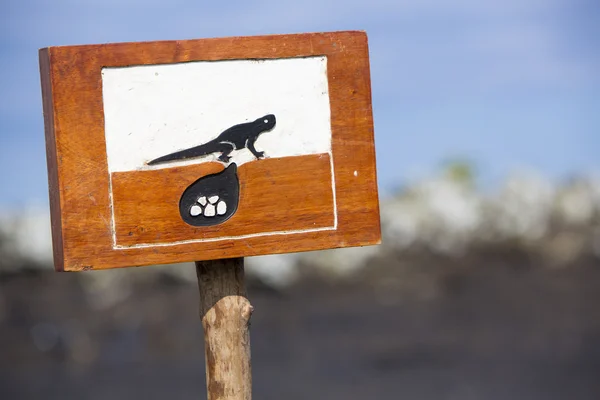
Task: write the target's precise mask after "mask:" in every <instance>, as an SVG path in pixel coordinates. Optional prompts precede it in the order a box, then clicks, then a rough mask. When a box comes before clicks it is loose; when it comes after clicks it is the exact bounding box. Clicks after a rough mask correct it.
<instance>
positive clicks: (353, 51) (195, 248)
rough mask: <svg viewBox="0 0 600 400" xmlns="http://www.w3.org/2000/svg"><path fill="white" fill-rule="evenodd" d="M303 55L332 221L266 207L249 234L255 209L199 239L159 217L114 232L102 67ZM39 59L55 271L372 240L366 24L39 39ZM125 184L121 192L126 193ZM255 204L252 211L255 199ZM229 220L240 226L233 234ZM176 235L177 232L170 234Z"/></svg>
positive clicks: (374, 198) (376, 233)
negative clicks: (313, 77) (48, 43)
mask: <svg viewBox="0 0 600 400" xmlns="http://www.w3.org/2000/svg"><path fill="white" fill-rule="evenodd" d="M313 56H324V57H326V59H327V81H328V88H329V101H330V111H331V160H330V162H331V180H332V182H333V191H332V194H331V195H332V199H333V204H334V215H333V216H332V217H331V216H327V217H322V218H330V219H332V221H333V222H332V223H331V224H329V225H328V224H325V225H323V226H319V224H318V223H317V222H319V221H317V220H315V222H314V224H315V226H317V228H315V229H300V230H294V229H293V227H292V228H291V229H287V228H285V227H286V226H287V225H285V223H283V222H282V221H283V220H284V219H285V218H283V217H282V216H281V215H275V216H273V215H264V219H263V220H264V224H272V223H281V224H283V225H282V226H284V229H283V230H280V231H277V232H266V233H264V234H263V233H257V234H252V233H248V232H251V229H257V230H258V232H260V229H259V227H257V226H256V225H257V222H256V220H253V221H254V222H252V224H253V225H252V227H251V229H250V228H249V226H247V225H246V226H245V225H244V224H245V223H244V221H243V220H242V219H240V220H239V221H238V222H236V224H233V225H234V226H235V227H234V228H231V229H233V230H231V229H230V231H231V232H233V234H230V235H227V234H224V233H223V232H224V231H221V230H220V228H219V226H218V225H217V226H215V227H212V228H211V229H212V231H210V232H212V233H210V232H209V231H206V232H208V233H206V234H205V233H203V232H205V231H200V230H198V231H195V232H200V233H197V235H198V236H197V238H192V239H186V236H185V235H188V234H187V233H186V234H185V235H183V234H181V233H180V232H179V231H178V230H177V229H173V228H172V227H170V226H168V223H167V222H165V221H164V220H163V219H162V218H157V220H155V221H153V224H154V226H155V227H156V229H157V231H156V232H159V231H160V232H161V233H156V232H155V233H154V234H153V235H154V236H152V237H151V238H150V239H152V240H154V239H155V238H156V237H158V236H160V235H161V234H164V235H165V236H168V237H169V238H170V239H168V240H170V241H167V242H152V243H150V242H148V241H147V238H148V237H150V236H149V235H148V234H146V236H145V238H146V239H144V240H146V242H144V240H142V239H141V238H143V237H144V234H145V233H144V229H143V228H140V229H138V230H137V231H134V228H135V227H131V226H130V227H128V228H127V229H129V232H125V231H123V232H121V233H119V232H116V231H118V230H119V229H120V228H119V229H117V228H115V222H114V221H115V219H114V218H115V217H114V215H115V214H114V213H115V209H114V198H113V197H114V196H118V195H119V192H116V191H115V190H117V189H118V188H115V187H113V186H112V183H111V175H110V173H109V169H108V164H107V150H106V149H107V147H106V146H107V144H106V137H105V114H104V105H103V83H102V70H103V68H112V67H128V66H141V65H160V64H176V63H189V62H193V61H219V60H248V59H252V60H271V59H287V58H301V57H313ZM40 70H41V82H42V95H43V108H44V122H45V127H46V149H47V162H48V179H49V192H50V208H51V219H52V235H53V244H54V262H55V269H56V270H58V271H79V270H89V269H105V268H115V267H128V266H141V265H151V264H163V263H174V262H187V261H201V260H215V259H224V258H234V257H244V256H255V255H265V254H274V253H285V252H299V251H308V250H319V249H328V248H336V247H348V246H364V245H373V244H378V243H380V241H381V233H380V222H379V202H378V193H377V178H376V169H375V148H374V133H373V117H372V106H371V86H370V71H369V57H368V46H367V36H366V34H365V33H364V32H357V31H348V32H331V33H311V34H294V35H274V36H255V37H231V38H218V39H199V40H183V41H160V42H142V43H117V44H104V45H84V46H66V47H49V48H44V49H41V50H40ZM307 160H308V161H307V162H306V163H305V162H303V163H302V165H301V166H300V167H301V168H305V169H307V170H311V169H313V168H314V165H318V164H319V163H320V162H322V160H321V161H320V159H319V157H314V159H307ZM311 160H312V161H311ZM261 162H262V160H261ZM270 162H271V163H273V162H276V160H275V159H271V160H270ZM311 162H312V163H313V164H314V165H313V164H311ZM328 162H329V161H328ZM212 164H214V163H212ZM212 164H209V165H208V166H207V165H204V164H200V166H198V167H197V171H196V172H198V171H200V170H202V168H204V172H206V171H207V170H206V169H207V168H208V169H210V168H213V167H211V166H210V165H212ZM260 165H261V164H260V162H258V163H255V167H254V168H255V169H256V170H255V171H254V172H253V174H252V175H251V176H253V177H260V176H262V177H263V178H262V179H265V180H266V181H268V180H269V179H270V178H269V176H266V175H265V174H262V175H261V174H260ZM271 168H273V166H272V167H271ZM278 168H279V167H278ZM281 168H282V170H284V169H285V166H284V165H283V164H282V165H281ZM257 171H258V172H257ZM213 172H218V171H217V170H215V171H213ZM247 173H248V174H250V172H247ZM240 174H242V172H241V171H240ZM267 175H268V174H267ZM284 178H285V177H284ZM128 179H130V178H128ZM253 179H259V178H253ZM282 179H283V178H282ZM290 179H293V174H291V175H290ZM167 181H168V180H167ZM122 183H123V185H124V187H126V188H130V189H131V190H132V191H133V190H137V189H135V188H139V187H141V185H143V184H144V176H143V171H140V175H136V178H135V179H133V178H131V179H130V180H129V181H127V180H126V181H124V182H122ZM265 184H268V182H265ZM136 185H137V186H136ZM300 186H305V185H304V184H300ZM158 190H163V189H158ZM123 195H124V196H125V197H127V193H125V194H123ZM300 195H301V194H300V193H293V192H286V193H285V201H286V202H290V204H291V202H294V201H295V200H294V199H296V198H298V196H300ZM307 198H308V197H307ZM126 200H127V199H125V200H123V204H125V201H126ZM129 200H131V199H129ZM140 201H143V200H140ZM315 210H316V209H313V208H311V206H306V208H305V210H304V211H303V212H304V214H303V215H301V216H300V217H299V218H295V219H297V220H303V219H306V220H310V221H312V219H311V218H313V219H314V218H317V219H318V218H321V217H319V216H318V215H317V214H318V212H316V211H315ZM118 212H121V213H126V212H128V211H123V210H121V209H120V210H118ZM256 212H257V213H259V214H260V213H261V210H260V209H256ZM315 215H317V216H315ZM129 217H130V216H127V218H129ZM273 221H275V222H273ZM292 222H293V221H292ZM305 223H306V221H305ZM311 223H313V222H311ZM247 224H250V222H248V223H247ZM161 229H162V231H161ZM198 229H200V228H198ZM236 229H237V231H236ZM249 229H250V230H249ZM225 231H226V230H225ZM238 231H239V232H242V234H239V235H237V236H236V234H237V233H236V232H238ZM227 232H229V231H227ZM239 232H238V233H239ZM117 234H118V235H119V236H118V237H119V242H118V243H117V242H116V241H115V237H116V235H117ZM178 234H179V235H180V236H181V235H183V236H181V237H177V235H178ZM136 235H137V236H136ZM210 235H213V236H210ZM127 236H135V237H139V238H140V239H139V240H140V242H139V243H138V242H135V241H134V242H127V238H126V237H127ZM209 236H210V237H209ZM207 238H208V239H207ZM135 240H138V239H135Z"/></svg>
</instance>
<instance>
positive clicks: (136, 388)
mask: <svg viewBox="0 0 600 400" xmlns="http://www.w3.org/2000/svg"><path fill="white" fill-rule="evenodd" d="M142 270H143V269H140V270H138V271H136V272H135V273H140V274H141V273H144V272H143V271H142ZM91 273H93V272H91ZM80 278H81V274H75V273H73V274H68V273H65V274H55V273H43V274H40V273H37V274H34V273H29V274H19V275H13V276H4V277H2V278H1V279H0V399H111V400H117V399H166V398H170V399H197V398H206V394H205V383H204V358H203V357H204V356H203V346H202V331H201V325H200V323H199V319H198V305H197V303H198V293H197V289H196V287H195V286H194V285H191V284H189V283H181V282H177V281H173V280H172V279H167V278H162V279H160V280H152V281H145V282H144V283H141V282H140V283H137V284H136V286H135V290H134V292H133V294H132V295H131V296H130V297H128V298H127V299H126V300H124V301H123V302H121V303H120V304H118V305H117V306H114V307H111V308H109V309H104V310H95V309H94V308H93V307H91V306H90V304H89V303H88V301H87V298H86V295H85V293H84V292H83V291H82V288H81V285H80ZM249 297H250V300H251V301H252V303H253V305H254V307H255V313H254V315H253V317H252V330H251V335H252V337H251V339H252V363H253V378H254V380H253V384H254V398H256V399H261V400H269V399H288V400H294V399H328V400H337V399H339V400H342V399H343V400H351V399H362V400H364V399H384V398H385V399H436V400H438V399H460V400H468V399H486V400H494V399H511V400H515V399H527V400H535V399H543V400H553V399H561V400H562V399H581V400H584V399H594V400H596V399H599V398H600V312H599V311H598V310H599V307H600V263H599V262H598V261H597V260H591V259H589V260H579V261H578V262H577V263H576V265H571V266H568V267H565V268H561V269H550V268H547V267H544V266H542V265H540V263H537V262H535V261H533V260H531V259H530V258H528V257H527V256H526V255H518V254H517V255H514V256H508V255H506V254H504V255H502V256H501V257H500V256H497V255H490V254H486V255H479V256H472V257H468V258H464V259H461V260H454V261H451V260H447V259H438V258H435V257H432V256H420V257H418V258H415V259H410V258H406V257H403V258H401V259H387V260H379V261H374V262H373V263H372V265H371V266H370V267H369V268H368V269H365V272H364V273H361V274H360V275H359V276H355V277H354V278H353V279H352V280H346V281H343V282H340V281H337V283H335V284H334V283H333V281H331V280H328V279H326V278H319V277H316V276H314V275H313V276H312V277H307V278H305V279H303V280H302V281H301V282H299V283H298V284H296V285H294V286H292V287H291V288H289V289H287V290H285V291H277V290H274V289H271V288H268V287H265V286H264V285H261V284H260V283H259V282H255V281H251V282H249Z"/></svg>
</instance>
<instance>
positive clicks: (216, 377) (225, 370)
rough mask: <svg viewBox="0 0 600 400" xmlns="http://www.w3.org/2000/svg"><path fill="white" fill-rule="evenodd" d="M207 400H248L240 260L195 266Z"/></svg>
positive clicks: (246, 317)
mask: <svg viewBox="0 0 600 400" xmlns="http://www.w3.org/2000/svg"><path fill="white" fill-rule="evenodd" d="M196 273H197V275H198V289H199V291H200V318H201V319H202V328H203V329H204V350H205V356H206V358H205V360H206V388H207V391H208V400H250V399H251V398H252V370H251V364H250V317H251V315H252V311H253V308H252V305H250V301H248V298H247V297H246V287H245V282H244V259H243V258H234V259H226V260H215V261H200V262H197V263H196Z"/></svg>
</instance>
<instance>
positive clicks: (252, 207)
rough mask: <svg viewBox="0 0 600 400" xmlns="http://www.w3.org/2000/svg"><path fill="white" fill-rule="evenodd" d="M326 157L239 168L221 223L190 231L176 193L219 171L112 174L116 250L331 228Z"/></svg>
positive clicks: (200, 167)
mask: <svg viewBox="0 0 600 400" xmlns="http://www.w3.org/2000/svg"><path fill="white" fill-rule="evenodd" d="M329 159H330V158H329V154H317V155H308V156H298V157H285V158H273V159H263V160H258V161H254V162H250V163H247V164H243V165H241V166H240V167H239V168H238V176H239V180H240V201H239V207H238V209H237V211H236V213H235V214H234V215H233V216H232V217H231V218H230V219H229V220H227V221H226V222H224V223H222V224H220V225H215V226H210V227H193V226H191V225H188V224H186V223H185V222H184V221H183V220H182V219H181V217H180V216H179V199H180V197H181V193H183V191H184V190H185V189H186V188H187V187H188V186H189V185H191V184H192V183H193V182H194V181H196V180H197V179H199V178H201V177H203V176H205V175H209V174H214V173H217V172H220V171H222V170H223V165H222V164H221V163H217V162H214V163H201V164H193V165H188V166H184V167H174V168H164V169H159V170H147V171H132V172H117V173H113V174H112V190H113V204H114V205H113V210H114V213H115V231H116V244H117V245H118V246H133V245H136V244H157V243H172V242H177V241H183V240H194V239H214V238H218V237H223V236H227V237H231V236H242V235H250V234H257V233H267V234H268V233H270V232H276V231H292V230H308V229H315V228H324V227H333V226H334V204H333V191H332V185H331V182H332V180H331V165H330V163H329Z"/></svg>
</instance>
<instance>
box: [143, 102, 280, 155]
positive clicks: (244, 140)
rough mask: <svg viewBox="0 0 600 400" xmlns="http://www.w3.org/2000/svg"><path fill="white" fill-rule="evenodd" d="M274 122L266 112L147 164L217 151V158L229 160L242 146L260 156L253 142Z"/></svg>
mask: <svg viewBox="0 0 600 400" xmlns="http://www.w3.org/2000/svg"><path fill="white" fill-rule="evenodd" d="M275 122H276V121H275V115H273V114H268V115H265V116H264V117H261V118H258V119H257V120H255V121H253V122H247V123H244V124H239V125H234V126H232V127H231V128H229V129H227V130H225V131H223V132H222V133H221V134H220V135H219V136H217V137H216V138H215V139H213V140H211V141H210V142H207V143H205V144H201V145H199V146H195V147H190V148H189V149H185V150H180V151H176V152H175V153H171V154H167V155H165V156H162V157H159V158H156V159H154V160H152V161H148V165H154V164H160V163H164V162H168V161H174V160H185V159H188V158H195V157H201V156H206V155H209V154H212V153H219V152H220V153H221V155H220V156H219V160H221V161H223V162H229V160H230V159H231V157H230V156H229V153H231V152H232V151H234V150H241V149H243V148H247V149H248V150H250V151H251V152H252V154H254V157H256V158H262V157H264V155H265V153H264V151H257V150H256V148H255V147H254V143H255V142H256V139H258V136H259V135H260V134H261V133H264V132H267V131H270V130H271V129H273V127H274V126H275Z"/></svg>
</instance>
